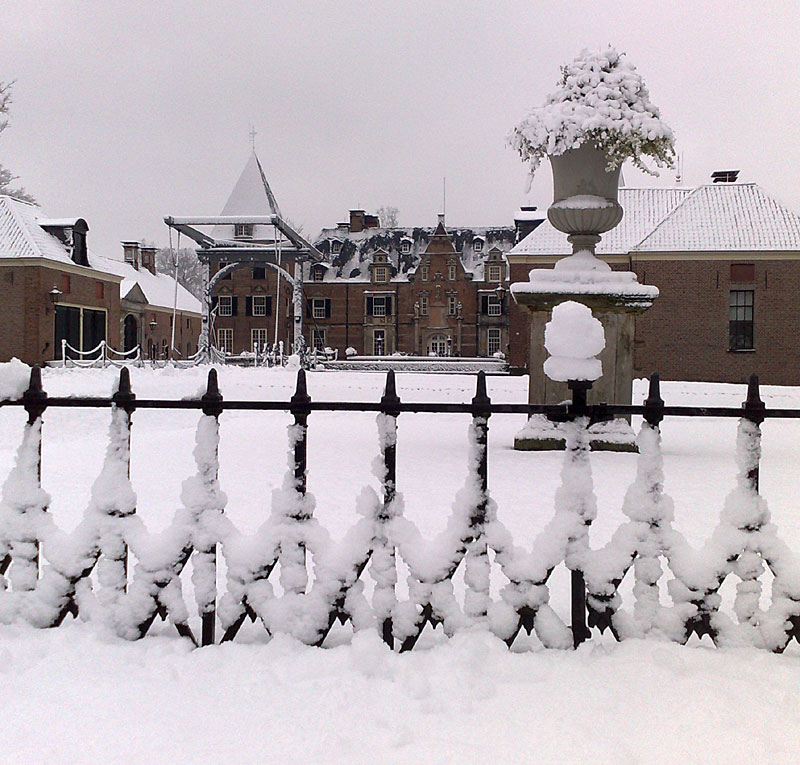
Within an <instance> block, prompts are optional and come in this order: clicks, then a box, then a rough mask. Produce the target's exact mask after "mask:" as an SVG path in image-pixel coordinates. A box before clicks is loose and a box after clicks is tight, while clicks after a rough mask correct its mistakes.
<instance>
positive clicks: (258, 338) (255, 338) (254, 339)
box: [250, 327, 267, 353]
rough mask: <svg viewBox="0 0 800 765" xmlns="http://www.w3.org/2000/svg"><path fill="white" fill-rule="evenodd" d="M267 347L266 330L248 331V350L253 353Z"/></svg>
mask: <svg viewBox="0 0 800 765" xmlns="http://www.w3.org/2000/svg"><path fill="white" fill-rule="evenodd" d="M266 346H267V330H266V329H264V328H261V327H259V328H257V329H251V330H250V350H251V351H252V352H253V353H256V352H257V351H263V350H264V348H266Z"/></svg>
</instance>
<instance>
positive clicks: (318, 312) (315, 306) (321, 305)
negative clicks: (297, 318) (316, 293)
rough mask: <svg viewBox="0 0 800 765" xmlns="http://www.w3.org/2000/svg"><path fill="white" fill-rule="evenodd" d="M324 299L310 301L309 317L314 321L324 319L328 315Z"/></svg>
mask: <svg viewBox="0 0 800 765" xmlns="http://www.w3.org/2000/svg"><path fill="white" fill-rule="evenodd" d="M325 303H326V300H325V298H314V299H313V300H312V301H311V315H312V317H313V318H315V319H324V318H325V317H326V316H327V315H328V314H327V311H326V310H325V308H326V306H325Z"/></svg>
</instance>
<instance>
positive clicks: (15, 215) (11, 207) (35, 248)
mask: <svg viewBox="0 0 800 765" xmlns="http://www.w3.org/2000/svg"><path fill="white" fill-rule="evenodd" d="M5 199H6V207H7V208H8V211H9V214H10V215H11V218H12V219H13V221H14V222H15V223H16V224H17V227H18V228H19V230H20V231H21V232H22V236H23V237H24V239H25V241H26V243H27V244H28V247H30V248H31V251H32V252H33V254H34V256H35V257H39V258H41V257H44V254H43V253H42V251H41V248H40V247H39V245H38V244H37V242H36V239H34V237H33V234H32V233H31V232H30V231H28V226H27V225H26V224H25V221H24V220H23V219H22V217H21V216H20V214H19V212H17V210H16V209H15V204H16V203H17V202H21V203H22V204H27V205H28V206H29V207H32V208H34V209H36V205H32V204H31V203H30V202H22V200H21V199H17V198H16V197H12V196H11V195H6V197H5ZM9 201H11V202H13V203H14V204H9ZM37 225H38V224H37Z"/></svg>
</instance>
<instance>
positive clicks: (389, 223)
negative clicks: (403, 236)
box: [377, 205, 400, 228]
mask: <svg viewBox="0 0 800 765" xmlns="http://www.w3.org/2000/svg"><path fill="white" fill-rule="evenodd" d="M377 214H378V220H379V221H380V224H381V227H382V228H396V227H397V216H398V215H399V214H400V210H398V209H397V208H396V207H392V206H391V205H383V207H379V208H378V213H377Z"/></svg>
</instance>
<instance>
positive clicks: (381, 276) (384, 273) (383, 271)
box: [374, 266, 389, 284]
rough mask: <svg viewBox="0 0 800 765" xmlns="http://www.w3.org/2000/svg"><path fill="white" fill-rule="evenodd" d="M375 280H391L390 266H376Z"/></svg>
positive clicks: (383, 281) (382, 281)
mask: <svg viewBox="0 0 800 765" xmlns="http://www.w3.org/2000/svg"><path fill="white" fill-rule="evenodd" d="M374 273H375V281H376V282H380V283H381V284H383V283H385V282H388V281H389V268H388V267H387V266H375V270H374Z"/></svg>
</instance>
